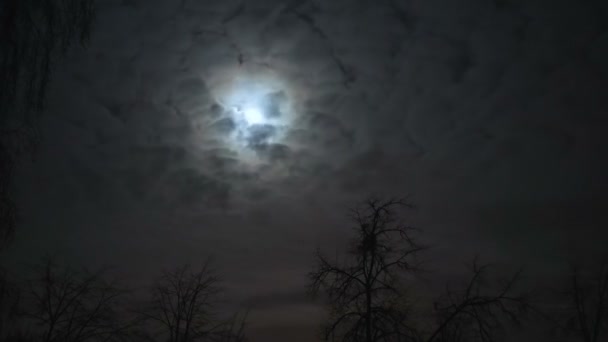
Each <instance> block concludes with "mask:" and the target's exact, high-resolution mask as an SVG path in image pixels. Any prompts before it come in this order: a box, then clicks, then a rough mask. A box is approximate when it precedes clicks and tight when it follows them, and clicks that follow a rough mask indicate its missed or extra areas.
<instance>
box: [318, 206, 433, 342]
mask: <svg viewBox="0 0 608 342" xmlns="http://www.w3.org/2000/svg"><path fill="white" fill-rule="evenodd" d="M410 207H411V205H410V204H409V203H407V202H405V201H403V200H394V199H390V200H384V201H382V200H377V199H370V200H368V201H366V202H364V203H363V204H362V205H361V206H359V207H357V208H354V209H353V210H352V219H353V221H354V223H355V227H354V230H355V232H356V238H355V239H354V240H353V241H352V246H351V249H350V250H349V259H348V260H347V261H346V262H345V263H337V262H335V263H334V262H330V261H329V260H328V259H327V258H326V257H325V256H323V255H322V254H321V253H320V252H318V253H317V261H318V265H317V267H316V269H315V270H314V271H313V272H311V273H309V278H310V280H311V287H310V291H311V293H312V294H313V295H316V294H318V293H319V292H320V291H322V292H323V293H324V294H325V295H326V296H327V299H328V304H329V307H330V321H329V324H327V325H326V326H325V327H324V332H323V338H324V339H325V340H332V341H333V340H342V341H365V342H372V341H402V340H410V339H412V338H413V337H414V335H415V331H414V329H413V328H411V327H410V326H409V325H408V324H407V323H406V320H407V318H408V310H407V305H406V304H405V302H404V300H403V298H404V296H403V293H402V290H401V287H400V284H399V280H400V277H401V276H403V275H404V274H408V273H412V272H416V271H418V270H419V265H418V263H417V261H416V255H417V254H418V253H419V252H421V251H423V250H425V249H426V247H425V246H423V245H421V244H419V243H418V242H416V241H415V240H414V239H413V238H412V236H411V235H412V233H413V232H414V228H412V227H410V226H408V225H406V224H405V223H404V222H403V218H404V217H403V215H402V214H401V211H400V210H401V209H407V208H410Z"/></svg>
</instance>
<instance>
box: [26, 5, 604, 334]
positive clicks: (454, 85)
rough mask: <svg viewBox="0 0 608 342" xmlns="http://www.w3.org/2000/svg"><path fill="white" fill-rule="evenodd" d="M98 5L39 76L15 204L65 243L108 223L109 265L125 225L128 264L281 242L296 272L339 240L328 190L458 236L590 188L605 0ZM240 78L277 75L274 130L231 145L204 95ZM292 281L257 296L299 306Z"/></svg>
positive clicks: (254, 257)
mask: <svg viewBox="0 0 608 342" xmlns="http://www.w3.org/2000/svg"><path fill="white" fill-rule="evenodd" d="M98 15H99V16H98V21H97V23H96V30H95V35H94V37H93V39H92V42H91V46H90V48H89V49H88V50H86V51H78V52H74V53H73V55H72V56H71V57H70V59H69V60H68V61H66V62H65V63H64V64H63V65H62V66H61V68H60V70H58V72H57V74H56V77H55V83H54V84H53V87H54V88H53V91H52V94H51V97H50V99H49V113H47V114H46V116H45V117H44V123H43V136H44V142H43V146H42V148H41V151H40V156H39V158H37V160H36V162H35V163H34V164H33V165H32V166H31V167H30V169H29V170H28V171H27V172H24V176H23V177H22V178H23V180H22V183H23V184H25V185H23V186H22V187H21V188H22V189H23V192H24V195H23V196H22V197H23V198H24V200H23V203H24V204H23V205H24V208H25V209H24V210H25V212H26V213H28V215H44V213H47V212H50V211H53V217H54V219H53V222H54V225H56V226H57V231H56V232H57V233H56V234H57V236H55V237H52V236H51V238H53V239H58V240H61V237H60V236H63V235H69V234H73V232H74V231H79V229H80V231H79V233H78V234H81V235H83V236H91V238H90V240H86V241H88V242H85V243H84V244H83V245H82V246H81V247H79V248H80V249H78V248H76V249H75V250H70V252H69V253H72V254H83V255H84V254H86V250H87V249H88V248H92V245H94V244H95V243H94V242H93V241H94V240H95V239H94V238H92V237H93V236H101V232H103V231H105V232H108V234H109V236H110V237H107V238H105V240H104V239H102V240H98V241H97V242H98V243H101V244H102V245H103V246H105V247H106V248H107V252H106V253H100V254H101V255H96V256H94V257H93V256H90V255H89V256H87V258H90V259H91V258H92V259H98V260H106V259H107V260H110V262H115V261H116V260H114V259H112V258H116V257H112V256H111V254H112V253H114V254H115V255H123V254H124V253H126V250H127V247H125V246H124V243H122V242H120V243H119V242H118V241H120V240H125V239H126V240H129V241H131V242H132V243H130V244H127V245H134V246H135V247H133V248H136V249H138V250H139V251H140V253H141V257H140V258H134V260H132V261H130V262H127V264H129V263H131V264H133V263H136V261H135V260H140V259H141V260H145V259H146V257H145V255H148V254H149V255H155V256H154V260H164V261H163V262H165V263H169V260H182V259H187V256H188V257H193V256H196V255H202V254H204V253H206V252H215V253H216V254H220V255H221V256H224V255H225V253H224V252H225V251H226V250H230V251H232V252H231V253H232V256H225V258H226V259H229V260H232V261H233V262H234V263H233V264H231V265H232V266H227V267H232V268H231V269H230V270H240V269H243V268H247V269H252V270H255V272H257V275H258V276H259V277H264V275H265V274H272V273H274V272H279V273H280V272H283V271H285V269H286V268H289V267H287V266H284V265H281V266H276V269H275V268H273V267H274V266H273V265H275V264H274V263H273V262H272V260H275V259H285V260H290V261H293V264H294V265H296V266H293V267H297V268H298V271H301V272H303V273H305V272H306V267H307V266H306V265H307V264H306V260H308V259H307V258H308V257H309V256H310V255H309V252H310V253H312V251H313V250H314V246H315V244H316V243H319V241H323V242H324V243H329V242H332V241H333V242H336V243H339V240H340V236H341V234H342V232H343V231H342V230H339V229H341V228H337V227H334V226H331V225H330V226H327V225H328V224H337V223H342V221H340V220H339V219H337V218H335V217H341V216H342V214H343V213H345V210H344V208H342V207H338V208H337V211H336V212H331V211H332V210H331V209H329V208H333V207H334V206H335V205H339V206H343V205H345V204H347V203H352V201H353V200H356V199H360V198H361V196H364V195H366V194H368V193H372V192H373V193H380V194H382V193H390V194H393V195H395V194H396V195H401V194H408V193H409V194H411V195H412V197H413V200H414V201H415V202H417V203H419V204H420V208H421V209H420V211H419V216H420V218H419V220H420V223H421V224H422V225H423V226H424V227H426V228H427V229H428V230H429V232H430V234H431V235H433V236H438V237H439V239H440V243H441V237H442V236H444V237H446V236H454V235H458V236H461V238H460V239H461V240H462V241H463V242H462V244H463V245H462V247H466V249H467V250H470V251H471V253H470V254H474V251H473V249H474V246H473V244H474V243H473V242H470V241H473V240H475V239H476V237H477V236H482V237H483V238H482V237H480V239H488V240H492V239H493V238H494V237H495V236H500V231H503V230H504V229H507V228H505V226H501V227H498V228H496V229H495V230H494V228H492V227H488V228H484V229H488V230H487V231H484V232H482V233H480V232H479V231H476V229H477V228H476V227H478V226H477V224H479V225H483V224H487V225H488V226H492V225H494V224H495V223H496V222H495V220H494V219H492V218H489V217H488V214H487V213H497V212H498V213H501V214H500V215H505V216H509V215H510V214H508V213H510V212H511V209H510V208H513V204H514V203H518V204H517V205H516V206H515V207H516V208H519V207H524V209H521V210H520V209H513V211H520V212H522V213H523V214H522V216H521V220H514V222H513V223H512V224H513V225H516V224H519V223H520V222H519V221H521V226H522V227H526V228H525V229H528V230H530V231H534V232H536V233H537V234H538V235H539V236H543V234H545V232H548V231H550V230H551V229H552V228H551V227H549V226H547V225H546V224H545V223H544V221H543V220H542V219H539V217H540V218H542V217H544V216H543V215H541V214H538V211H539V210H540V211H542V210H541V209H538V208H539V205H538V203H539V202H542V201H550V202H551V203H564V202H565V203H597V202H598V201H602V200H604V199H605V198H606V196H605V195H604V194H603V191H604V190H605V189H607V188H608V186H607V185H608V184H606V177H605V176H604V175H605V174H606V173H607V171H608V166H607V164H606V161H605V160H602V158H600V157H599V156H604V155H608V148H607V147H606V146H608V144H606V142H605V138H604V137H603V136H604V134H605V130H606V124H607V121H606V113H607V112H608V100H607V99H606V94H608V63H607V62H606V61H608V30H607V28H606V25H605V22H606V21H607V19H606V18H607V15H608V9H607V6H606V5H604V4H603V2H602V1H550V2H549V1H543V0H537V1H515V0H513V1H494V2H492V1H481V0H479V1H478V0H469V1H466V2H464V3H463V2H454V1H444V0H433V1H428V0H424V1H422V0H421V1H397V0H386V1H364V0H361V1H350V0H349V1H346V0H345V1H225V0H224V1H194V0H184V1H172V0H154V1H150V0H148V1H143V0H141V1H138V0H131V1H118V0H100V1H99V3H98ZM239 75H247V76H250V77H252V78H256V77H260V78H264V77H272V78H273V79H278V80H279V83H280V85H281V87H279V88H281V89H275V88H276V87H273V88H272V89H269V90H268V92H267V93H265V95H266V97H265V98H263V99H262V102H263V106H264V108H265V110H266V113H267V115H268V116H270V117H276V118H278V119H279V120H281V119H285V120H287V121H285V122H288V124H286V127H278V126H276V125H274V126H271V125H258V126H253V127H252V128H251V129H249V130H247V131H246V136H245V141H244V143H243V142H240V143H239V142H236V143H235V140H234V138H233V136H234V135H235V134H237V132H238V131H239V129H241V128H239V127H240V126H239V123H238V122H237V120H236V119H235V118H234V117H231V115H230V113H229V111H230V108H226V107H225V106H224V105H223V104H222V103H220V102H221V101H220V100H221V99H220V98H219V97H220V95H222V94H225V93H227V92H228V91H227V90H226V89H229V86H230V84H231V82H232V80H233V79H234V78H235V77H238V76H239ZM288 107H289V108H288ZM290 115H291V116H292V117H290ZM277 137H279V138H277ZM275 138H276V139H275ZM32 179H38V182H35V181H32ZM42 179H44V181H43V180H42ZM33 194H39V195H37V196H34V195H33ZM34 197H36V198H34ZM556 206H559V205H558V204H556ZM43 207H44V209H41V208H43ZM591 207H592V208H595V207H594V206H593V205H591ZM328 212H329V213H328ZM455 212H457V213H458V214H454V213H455ZM577 212H580V213H581V215H590V214H589V213H588V211H586V210H583V209H581V210H578V211H577ZM504 213H507V214H504ZM454 215H455V216H457V219H454V220H453V221H450V218H451V217H453V216H454ZM500 215H499V216H500ZM490 216H491V215H490ZM220 217H228V218H220ZM594 217H595V216H594ZM263 218H265V219H263ZM289 219H293V220H296V221H295V222H294V221H293V220H289ZM89 220H97V222H96V223H95V224H88V223H87V222H89ZM298 220H299V221H300V222H298ZM42 221H44V220H42ZM42 221H40V222H39V221H37V220H32V221H31V222H26V225H28V227H29V228H24V231H28V232H36V231H44V230H45V229H47V228H46V227H45V222H42ZM116 222H120V223H116ZM548 222H549V221H547V224H548ZM474 223H475V224H474ZM68 226H70V227H68ZM77 226H80V227H81V228H78V227H77ZM111 226H118V227H121V228H120V229H118V228H111ZM136 226H139V227H136ZM587 226H589V225H587ZM593 227H595V228H593ZM593 227H592V229H591V228H590V229H591V232H589V234H591V235H592V234H599V233H598V232H597V231H598V230H599V228H598V227H596V226H593ZM333 229H336V230H335V231H334V230H333ZM337 232H340V233H337ZM495 232H496V234H498V235H495V234H494V233H495ZM559 232H563V230H562V229H559V230H558V233H556V234H558V237H555V240H556V241H557V242H554V243H555V244H558V245H559V244H561V243H562V242H561V241H562V240H560V239H562V238H564V239H565V238H566V237H569V235H563V234H562V233H559ZM536 233H535V234H536ZM24 234H26V233H24ZM27 234H30V233H27ZM32 234H33V233H32ZM475 234H477V235H475ZM47 235H48V234H46V235H43V236H47ZM79 236H80V235H79ZM166 236H172V237H174V238H175V239H176V240H175V241H173V240H171V241H172V242H171V243H170V244H171V246H169V245H168V244H169V242H166V243H165V245H163V242H164V241H165V237H166ZM462 236H467V237H468V236H470V237H471V238H470V239H468V238H464V237H462ZM474 236H475V237H474ZM446 240H447V238H445V240H443V241H446ZM99 241H102V242H99ZM180 241H181V242H180ZM183 241H196V244H194V243H193V242H192V244H190V243H188V244H186V246H184V245H182V244H183V243H184V242H183ZM467 241H468V242H467ZM87 243H88V244H91V245H87ZM66 244H67V242H66ZM17 245H18V246H22V247H24V248H26V247H28V246H29V247H28V248H33V247H32V246H33V245H35V243H33V242H32V243H30V242H28V241H27V239H26V238H25V237H24V238H22V240H20V241H17ZM60 245H61V244H60ZM151 246H156V247H154V248H153V247H151ZM294 246H295V247H294ZM292 247H293V248H292ZM554 247H555V246H554V245H550V244H548V245H547V246H545V247H544V248H546V249H547V251H550V250H551V252H547V253H548V254H547V255H553V254H552V253H554V252H553V251H552V248H554ZM57 248H59V247H57ZM155 248H156V250H155ZM454 248H455V249H460V248H461V246H460V245H459V246H456V247H454ZM555 248H557V247H555ZM251 250H253V252H252V251H251ZM497 250H501V249H500V248H499V249H497ZM110 251H112V252H110ZM159 251H161V252H162V255H160V256H159V255H157V254H159V253H160V252H159ZM247 251H249V252H247ZM255 251H264V252H263V253H262V252H260V253H255ZM157 252H158V253H157ZM241 252H242V253H244V255H246V256H245V257H244V258H243V259H247V260H243V259H241V258H238V257H237V256H236V255H238V254H239V253H241ZM66 253H68V252H66ZM121 253H123V254H121ZM496 253H499V252H496ZM221 256H218V258H221ZM465 257H466V256H465ZM235 260H236V261H235ZM254 261H255V262H254ZM226 263H228V262H226ZM265 265H267V266H265ZM149 269H153V267H149ZM247 274H248V273H247ZM243 277H245V275H243ZM252 277H253V276H252ZM298 284H299V283H298ZM268 286H269V288H280V287H281V284H278V283H273V284H271V285H268ZM292 286H293V287H294V289H290V290H289V291H287V293H288V295H285V297H284V298H283V297H281V299H276V298H274V299H271V300H269V301H270V302H273V301H278V303H275V304H272V310H275V309H276V306H280V305H283V304H285V303H288V302H290V301H293V302H294V303H295V304H298V303H300V298H299V297H298V295H297V294H293V293H296V292H297V291H299V289H295V287H296V285H293V284H292ZM242 291H243V293H244V294H246V293H248V292H247V290H246V289H242ZM265 298H266V297H263V296H261V297H257V298H256V299H252V301H253V302H255V303H260V302H264V301H265V300H266V299H265ZM285 305H286V307H289V305H287V304H285ZM262 316H263V315H262ZM294 324H297V322H296V323H294ZM306 324H309V323H306Z"/></svg>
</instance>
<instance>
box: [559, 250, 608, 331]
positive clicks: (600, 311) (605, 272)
mask: <svg viewBox="0 0 608 342" xmlns="http://www.w3.org/2000/svg"><path fill="white" fill-rule="evenodd" d="M566 294H567V298H568V300H569V302H570V305H569V312H570V317H569V318H568V322H567V324H566V326H567V330H569V331H570V332H573V333H574V335H575V336H577V337H578V338H579V339H580V341H582V342H598V341H605V340H606V338H608V262H606V261H604V262H603V263H601V264H600V266H599V267H598V268H597V270H596V272H592V273H587V274H585V273H583V271H582V269H581V268H580V267H574V268H573V272H572V274H571V275H570V279H569V289H568V291H567V292H566Z"/></svg>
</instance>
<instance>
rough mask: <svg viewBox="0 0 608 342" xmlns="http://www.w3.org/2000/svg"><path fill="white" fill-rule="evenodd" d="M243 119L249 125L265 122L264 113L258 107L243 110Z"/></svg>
mask: <svg viewBox="0 0 608 342" xmlns="http://www.w3.org/2000/svg"><path fill="white" fill-rule="evenodd" d="M243 117H244V119H245V121H247V124H249V125H259V124H263V123H264V122H265V121H266V120H265V115H264V112H262V110H261V109H260V108H258V107H254V106H251V107H245V108H244V109H243Z"/></svg>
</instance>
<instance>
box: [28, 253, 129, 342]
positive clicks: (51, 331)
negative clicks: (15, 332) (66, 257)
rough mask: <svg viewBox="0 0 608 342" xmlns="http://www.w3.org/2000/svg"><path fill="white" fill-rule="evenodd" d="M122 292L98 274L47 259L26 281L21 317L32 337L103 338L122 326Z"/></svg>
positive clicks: (80, 341) (49, 341) (82, 341)
mask: <svg viewBox="0 0 608 342" xmlns="http://www.w3.org/2000/svg"><path fill="white" fill-rule="evenodd" d="M122 295H123V292H122V291H120V290H119V289H117V288H116V287H115V286H114V285H112V284H110V283H108V282H107V281H105V280H104V279H103V277H102V274H101V273H91V272H89V271H87V270H82V271H77V270H73V269H69V268H60V267H58V266H57V265H56V264H55V263H54V262H53V260H51V259H50V258H49V259H47V261H46V262H45V263H44V264H43V265H42V267H40V269H39V271H38V274H37V277H36V278H35V279H34V280H32V281H30V282H29V286H28V291H26V293H25V294H24V297H25V298H24V301H25V303H24V306H23V317H24V318H25V319H26V320H28V321H30V322H31V323H32V331H35V332H36V334H35V335H34V336H35V338H36V340H40V341H44V342H55V341H57V342H58V341H61V342H71V341H73V342H86V341H107V340H109V339H111V338H114V337H117V336H121V335H122V334H124V332H125V329H126V326H125V325H123V324H121V322H120V319H119V318H120V317H119V310H118V307H119V304H120V300H121V297H122Z"/></svg>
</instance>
